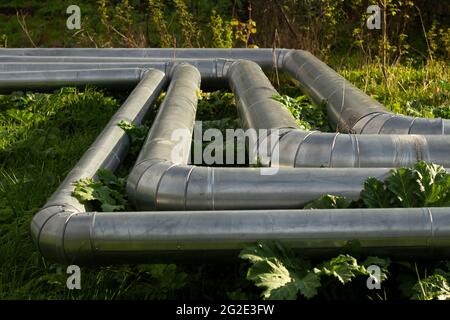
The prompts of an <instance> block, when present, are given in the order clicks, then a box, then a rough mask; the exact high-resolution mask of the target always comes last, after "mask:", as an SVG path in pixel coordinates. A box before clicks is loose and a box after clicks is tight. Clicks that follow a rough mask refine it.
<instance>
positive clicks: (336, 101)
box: [283, 50, 450, 135]
mask: <svg viewBox="0 0 450 320" xmlns="http://www.w3.org/2000/svg"><path fill="white" fill-rule="evenodd" d="M283 70H284V71H285V72H287V73H289V74H290V75H291V76H292V77H294V78H295V79H297V80H298V81H299V83H300V86H301V87H302V88H303V90H304V91H305V92H306V93H307V94H308V95H309V96H310V97H311V99H312V100H313V102H314V103H315V104H316V105H320V104H322V103H326V105H327V110H328V117H329V120H330V122H331V123H332V124H334V125H335V126H336V127H337V129H338V130H339V131H343V132H351V133H377V134H383V133H386V134H410V133H411V134H438V135H442V134H446V135H448V134H450V120H443V119H426V118H414V117H408V116H403V115H395V114H393V113H391V112H390V111H388V110H387V109H386V108H385V107H384V106H383V105H382V104H380V103H379V102H377V101H375V100H374V99H372V98H370V97H369V96H368V95H366V94H365V93H364V92H362V91H361V90H359V89H358V88H356V87H355V86H353V85H352V84H351V83H350V82H348V81H347V80H345V79H344V78H343V77H342V76H340V75H339V74H337V73H336V72H335V71H334V70H333V69H331V68H330V67H328V66H327V65H326V64H325V63H323V62H322V61H320V60H319V59H317V58H316V57H315V56H313V55H312V54H311V53H309V52H307V51H302V50H292V51H289V52H288V53H287V54H285V55H284V59H283Z"/></svg>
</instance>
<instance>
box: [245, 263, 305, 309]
mask: <svg viewBox="0 0 450 320" xmlns="http://www.w3.org/2000/svg"><path fill="white" fill-rule="evenodd" d="M247 279H249V280H251V281H253V282H254V283H255V285H256V286H257V287H261V288H264V291H263V297H264V298H265V299H282V300H294V299H296V298H297V288H296V286H295V285H294V284H293V283H292V281H293V278H292V277H291V275H290V273H289V270H287V269H286V267H285V266H284V265H283V264H282V263H281V262H280V261H279V260H278V259H277V258H270V259H266V260H264V261H258V262H256V263H255V264H254V265H253V266H252V267H250V269H249V270H248V273H247ZM272 291H274V292H273V295H272Z"/></svg>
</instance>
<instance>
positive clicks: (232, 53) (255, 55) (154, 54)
mask: <svg viewBox="0 0 450 320" xmlns="http://www.w3.org/2000/svg"><path fill="white" fill-rule="evenodd" d="M289 51H290V50H288V49H275V50H274V49H259V48H257V49H217V48H201V49H200V48H186V49H185V48H161V49H159V48H24V49H18V48H5V49H0V56H47V57H48V56H54V57H61V56H62V57H92V58H105V57H111V58H124V57H126V58H161V59H165V60H167V59H215V58H222V59H230V60H235V59H244V60H251V61H254V62H256V63H258V64H259V65H260V66H261V67H262V68H272V67H274V66H275V67H278V68H281V65H282V60H283V56H284V55H285V54H286V53H287V52H289Z"/></svg>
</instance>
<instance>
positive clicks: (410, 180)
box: [385, 168, 420, 208]
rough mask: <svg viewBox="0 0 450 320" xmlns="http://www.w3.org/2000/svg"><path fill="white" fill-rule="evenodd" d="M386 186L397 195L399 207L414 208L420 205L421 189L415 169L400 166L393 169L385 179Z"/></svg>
mask: <svg viewBox="0 0 450 320" xmlns="http://www.w3.org/2000/svg"><path fill="white" fill-rule="evenodd" d="M385 184H386V188H387V190H389V191H390V192H392V193H393V194H394V195H395V200H396V203H395V204H396V205H397V206H398V207H404V208H413V207H417V206H419V203H420V190H419V185H418V183H417V180H416V178H415V175H414V173H413V170H412V169H410V168H399V169H395V170H392V171H391V175H390V176H389V177H387V178H386V180H385Z"/></svg>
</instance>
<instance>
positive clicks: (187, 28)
mask: <svg viewBox="0 0 450 320" xmlns="http://www.w3.org/2000/svg"><path fill="white" fill-rule="evenodd" d="M173 1H174V3H175V8H176V9H177V16H178V22H179V24H180V29H181V34H182V36H183V46H184V47H188V48H190V47H199V41H200V29H199V28H198V26H197V23H196V22H195V20H194V16H193V15H192V13H191V12H189V11H188V9H187V6H186V3H185V0H173Z"/></svg>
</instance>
